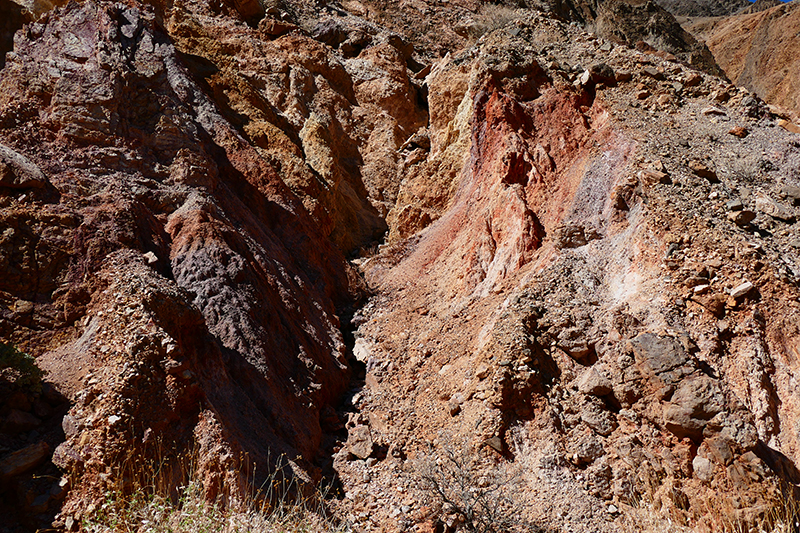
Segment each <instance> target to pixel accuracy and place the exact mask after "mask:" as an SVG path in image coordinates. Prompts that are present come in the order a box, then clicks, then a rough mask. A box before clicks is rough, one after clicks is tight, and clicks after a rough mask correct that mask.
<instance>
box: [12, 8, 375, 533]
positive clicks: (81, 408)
mask: <svg viewBox="0 0 800 533" xmlns="http://www.w3.org/2000/svg"><path fill="white" fill-rule="evenodd" d="M230 23H231V24H237V23H238V24H242V25H243V23H241V22H237V21H235V20H233V19H231V21H230ZM244 27H245V28H246V26H244ZM43 57H48V58H49V59H48V62H46V63H45V62H43V61H42V60H41V58H43ZM341 72H342V74H344V69H342V70H341ZM0 84H2V88H3V96H2V100H0V116H2V119H0V122H1V123H2V124H3V125H4V127H3V129H2V130H0V137H2V149H0V158H2V163H3V165H4V166H3V169H4V170H3V182H2V186H3V187H5V188H4V189H3V190H4V196H3V198H2V217H3V220H4V226H3V248H2V250H3V256H2V257H3V262H4V264H6V265H7V268H6V270H5V272H7V275H5V276H4V280H3V287H2V288H3V291H4V292H3V301H4V305H3V315H2V331H3V336H4V337H5V338H11V339H14V340H15V341H16V342H19V343H21V345H22V346H23V347H25V348H27V349H29V350H30V351H31V352H33V353H34V354H35V355H37V356H38V357H39V362H40V366H42V367H43V368H45V369H47V370H48V371H49V372H50V379H51V380H52V381H53V382H55V383H56V384H57V385H58V386H59V387H61V388H62V390H63V391H64V392H65V393H66V394H68V396H69V397H70V399H71V401H72V402H74V406H73V408H72V410H71V411H70V413H69V415H68V419H65V426H64V431H65V434H66V441H65V442H64V443H63V444H61V445H60V446H59V447H58V448H57V449H56V451H55V454H54V457H53V461H54V462H55V463H56V464H57V465H58V466H60V467H61V468H63V469H64V471H65V473H66V474H67V475H68V476H69V477H70V479H71V480H73V483H74V484H73V486H72V487H71V491H70V495H69V497H68V499H67V502H66V504H65V507H64V516H73V513H74V514H75V516H77V515H78V514H80V510H81V509H83V508H85V506H86V504H87V502H89V501H91V500H93V499H94V498H96V497H99V496H101V495H102V494H103V492H104V491H105V490H107V489H109V488H112V485H113V484H114V483H116V482H117V481H118V480H120V479H121V477H122V472H121V470H120V469H121V468H126V467H125V466H124V465H126V464H128V465H129V466H130V461H129V460H128V459H126V458H130V457H132V456H140V457H141V458H142V459H146V458H147V457H149V456H150V454H152V453H156V452H158V453H161V452H162V451H164V452H166V453H167V454H168V455H171V454H177V453H183V452H186V451H189V450H191V449H192V447H193V446H194V444H193V443H199V444H198V446H199V448H200V456H201V457H200V459H199V460H200V463H201V464H203V465H206V466H207V471H206V472H204V474H203V475H205V476H206V482H207V485H208V487H207V488H208V489H209V490H210V491H211V494H217V493H218V494H220V495H223V494H225V493H226V492H229V493H230V494H228V495H229V496H231V497H237V496H240V495H241V494H240V493H237V491H238V490H239V488H240V487H241V484H239V483H238V482H239V481H241V479H240V477H241V476H242V475H246V474H245V473H244V472H246V470H247V468H246V465H244V464H243V463H242V462H241V461H242V457H245V456H246V457H247V459H246V461H247V462H251V461H252V462H255V463H259V464H263V465H267V464H269V457H272V458H273V459H274V458H275V457H277V455H276V453H277V454H280V453H286V454H287V455H289V456H291V457H293V458H294V457H298V458H299V459H298V461H297V462H296V463H295V466H296V469H297V472H298V473H299V474H300V475H301V476H304V477H305V478H307V479H313V478H314V477H316V476H317V475H318V474H317V472H318V467H316V466H314V464H313V459H314V457H315V455H316V453H317V450H318V447H319V443H320V439H321V429H320V425H319V412H320V410H321V409H322V408H323V407H324V406H326V405H328V404H330V403H332V402H334V401H335V400H336V398H337V397H338V395H339V394H340V393H341V391H342V390H343V388H344V387H345V386H346V384H347V380H348V371H347V368H346V364H345V360H344V344H343V340H342V335H341V332H340V330H339V326H340V324H339V320H338V318H337V316H336V309H337V307H336V306H342V305H347V303H348V302H350V301H351V299H352V298H353V297H354V296H355V295H356V293H357V289H355V291H356V292H353V289H352V287H351V282H350V281H349V280H348V267H347V265H346V263H345V262H344V259H343V257H342V254H341V252H340V251H339V250H338V249H336V248H335V247H334V246H333V245H332V244H331V243H330V241H329V240H328V239H327V238H326V233H325V232H324V231H323V230H322V229H321V227H320V224H319V223H318V221H317V220H315V219H314V217H313V216H312V214H310V213H309V212H308V211H307V210H306V209H305V207H304V205H303V203H302V202H301V200H300V199H298V197H297V196H295V195H294V194H293V193H292V192H291V191H290V190H289V188H288V187H287V185H286V184H285V183H284V181H283V180H282V179H281V175H280V174H279V171H278V169H277V168H276V166H275V165H274V164H273V162H271V161H270V160H269V158H267V157H266V156H265V155H264V154H262V153H260V152H259V151H258V149H257V148H256V147H255V146H254V145H252V144H250V142H249V141H248V140H247V139H246V138H245V137H243V136H242V134H241V133H240V132H239V131H238V130H237V129H236V127H234V125H232V124H231V123H230V122H229V121H228V120H226V118H225V116H223V113H222V111H221V110H220V107H219V106H218V105H217V104H216V103H215V102H214V100H213V98H212V96H213V93H211V94H209V92H207V88H204V87H203V86H202V84H201V80H198V79H197V78H195V77H193V75H192V72H191V70H190V68H187V66H186V63H185V62H184V61H183V60H182V59H181V56H180V54H179V53H177V52H176V50H175V47H174V46H173V44H172V42H171V41H170V38H169V37H168V36H167V35H166V34H165V33H163V32H162V31H161V30H159V29H158V27H157V25H156V24H155V23H154V20H153V16H152V15H151V14H149V13H148V9H147V8H146V7H144V6H141V7H140V8H134V7H125V6H121V5H116V4H110V3H93V2H87V3H84V4H81V5H78V4H75V3H73V4H70V5H69V6H67V7H64V8H58V9H56V10H54V11H52V12H49V13H47V14H46V15H45V16H44V17H42V18H41V19H39V21H38V22H36V23H34V24H31V25H29V26H27V27H26V28H25V29H24V30H23V32H22V33H20V34H18V36H17V40H16V43H15V54H14V56H13V58H10V60H9V61H8V62H7V64H6V67H5V69H4V71H3V76H2V81H1V82H0ZM360 201H362V202H364V201H365V200H364V199H363V197H362V198H361V200H360ZM357 231H358V230H357ZM353 279H355V278H353ZM15 302H16V303H15ZM65 340H67V341H69V342H66V343H65ZM66 421H68V423H67V422H66ZM159 448H160V449H161V450H160V451H159ZM222 452H225V453H224V454H222ZM270 453H272V455H269V454H270ZM220 454H222V455H220ZM245 454H246V455H245ZM265 474H266V471H265ZM115 480H117V481H115ZM73 518H75V517H74V516H73ZM77 519H78V518H75V520H77Z"/></svg>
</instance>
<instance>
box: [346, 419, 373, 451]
mask: <svg viewBox="0 0 800 533" xmlns="http://www.w3.org/2000/svg"><path fill="white" fill-rule="evenodd" d="M346 446H347V450H348V451H349V452H350V453H351V454H353V455H355V456H356V457H358V458H359V459H366V458H367V457H369V456H370V455H372V451H373V450H374V448H375V444H374V443H373V441H372V434H371V433H370V430H369V426H365V425H361V426H356V427H354V428H353V429H351V430H350V432H349V434H348V437H347V443H346Z"/></svg>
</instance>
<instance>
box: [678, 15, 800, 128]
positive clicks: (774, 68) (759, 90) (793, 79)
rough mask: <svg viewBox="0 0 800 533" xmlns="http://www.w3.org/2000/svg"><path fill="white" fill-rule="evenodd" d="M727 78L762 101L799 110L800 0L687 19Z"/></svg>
mask: <svg viewBox="0 0 800 533" xmlns="http://www.w3.org/2000/svg"><path fill="white" fill-rule="evenodd" d="M686 28H687V29H688V30H689V31H690V32H691V33H693V34H694V35H696V36H697V37H698V38H699V39H701V40H703V41H704V42H705V43H706V44H707V45H708V48H709V49H710V50H711V52H712V53H713V54H714V58H715V59H716V60H717V63H719V65H720V67H722V69H723V70H724V71H725V74H726V75H727V76H728V78H730V79H731V81H733V82H734V83H736V84H737V85H740V86H742V87H746V88H747V89H749V90H751V91H753V92H754V93H756V94H757V95H758V96H759V97H760V98H763V99H764V100H765V101H767V102H769V103H771V104H775V105H777V106H780V107H783V108H786V109H788V110H790V111H793V112H795V113H797V112H800V85H798V83H800V82H798V79H799V78H798V76H800V61H798V53H797V52H798V50H800V34H799V33H798V29H800V3H798V2H790V3H788V4H781V5H778V6H775V7H771V8H769V9H765V10H763V11H758V12H755V13H751V14H743V15H736V16H732V17H724V18H720V19H709V20H699V21H696V22H693V21H690V22H689V23H687V24H686Z"/></svg>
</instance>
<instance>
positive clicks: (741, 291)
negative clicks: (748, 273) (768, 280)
mask: <svg viewBox="0 0 800 533" xmlns="http://www.w3.org/2000/svg"><path fill="white" fill-rule="evenodd" d="M754 288H755V286H754V285H753V284H752V283H750V282H749V281H745V282H744V283H742V284H741V285H737V286H736V287H734V288H733V289H731V296H732V297H733V298H741V297H743V296H746V295H747V294H748V293H749V292H750V291H752V290H753V289H754Z"/></svg>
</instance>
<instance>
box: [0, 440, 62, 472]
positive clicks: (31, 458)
mask: <svg viewBox="0 0 800 533" xmlns="http://www.w3.org/2000/svg"><path fill="white" fill-rule="evenodd" d="M49 455H50V447H49V446H48V445H47V443H46V442H37V443H36V444H31V445H30V446H26V447H25V448H23V449H21V450H18V451H16V452H13V453H11V454H9V455H7V456H5V457H4V458H3V459H2V460H0V482H6V481H8V479H9V478H11V477H13V476H18V475H19V474H22V473H25V472H27V471H29V470H32V469H34V468H36V467H37V466H39V465H40V464H42V463H43V462H44V461H45V460H46V459H47V457H48V456H49Z"/></svg>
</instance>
